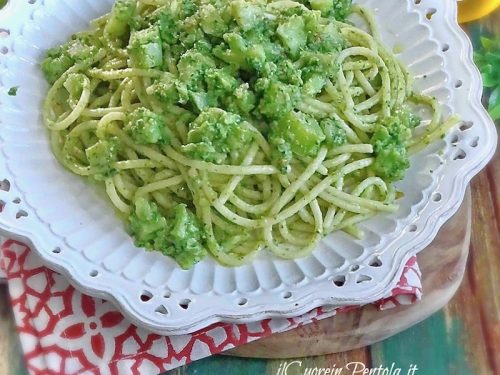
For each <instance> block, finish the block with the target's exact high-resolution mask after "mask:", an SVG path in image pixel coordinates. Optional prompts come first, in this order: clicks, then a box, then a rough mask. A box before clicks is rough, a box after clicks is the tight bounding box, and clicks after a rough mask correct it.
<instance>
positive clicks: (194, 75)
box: [177, 50, 215, 90]
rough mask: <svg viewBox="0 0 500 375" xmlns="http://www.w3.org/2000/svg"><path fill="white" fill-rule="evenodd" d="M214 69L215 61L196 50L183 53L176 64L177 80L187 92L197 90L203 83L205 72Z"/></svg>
mask: <svg viewBox="0 0 500 375" xmlns="http://www.w3.org/2000/svg"><path fill="white" fill-rule="evenodd" d="M214 67H215V61H214V60H213V59H212V58H211V57H209V56H207V55H204V54H202V53H200V52H198V51H196V50H189V51H187V52H186V53H184V54H183V55H182V56H181V58H180V59H179V62H178V63H177V70H178V71H179V80H181V81H182V82H184V83H185V84H186V85H187V87H188V89H189V90H198V89H199V86H200V84H201V83H202V82H203V79H204V75H205V72H206V71H207V70H208V69H209V68H214Z"/></svg>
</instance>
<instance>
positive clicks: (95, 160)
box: [85, 137, 119, 179]
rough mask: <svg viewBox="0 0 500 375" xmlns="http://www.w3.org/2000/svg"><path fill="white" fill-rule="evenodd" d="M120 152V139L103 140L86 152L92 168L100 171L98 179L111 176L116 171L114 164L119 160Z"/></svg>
mask: <svg viewBox="0 0 500 375" xmlns="http://www.w3.org/2000/svg"><path fill="white" fill-rule="evenodd" d="M118 150H119V141H118V138H116V137H113V138H110V139H107V140H105V139H101V140H99V141H97V142H96V143H95V144H94V145H92V146H90V147H89V148H87V149H86V150H85V154H86V155H87V160H88V162H89V165H90V166H91V167H94V168H96V169H97V170H98V174H97V175H95V177H96V178H97V179H103V178H105V177H109V176H111V175H112V174H113V173H114V172H115V170H114V168H113V167H112V165H111V164H112V163H113V162H115V161H116V160H117V157H118Z"/></svg>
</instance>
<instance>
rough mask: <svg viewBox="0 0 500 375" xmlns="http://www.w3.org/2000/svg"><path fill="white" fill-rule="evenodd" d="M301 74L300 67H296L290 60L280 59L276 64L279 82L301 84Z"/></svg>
mask: <svg viewBox="0 0 500 375" xmlns="http://www.w3.org/2000/svg"><path fill="white" fill-rule="evenodd" d="M301 75H302V72H301V71H300V69H297V68H296V67H295V66H294V65H293V62H291V61H290V60H282V61H280V62H279V63H278V65H277V68H276V76H277V78H278V79H279V80H280V81H281V82H285V83H288V84H290V85H297V86H301V85H302V84H303V82H302V77H301Z"/></svg>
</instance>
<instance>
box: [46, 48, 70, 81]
mask: <svg viewBox="0 0 500 375" xmlns="http://www.w3.org/2000/svg"><path fill="white" fill-rule="evenodd" d="M74 63H75V61H74V60H73V59H72V58H71V57H69V56H68V54H67V53H66V52H65V50H64V48H63V47H57V48H51V49H49V50H48V51H47V57H46V58H45V59H44V60H43V61H42V64H41V69H42V72H43V75H44V76H45V79H46V80H47V82H49V83H50V84H53V83H54V82H55V81H57V80H58V79H59V77H61V76H62V75H63V73H64V72H65V71H66V70H68V69H69V68H71V66H73V64H74Z"/></svg>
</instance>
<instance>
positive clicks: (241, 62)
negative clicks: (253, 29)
mask: <svg viewBox="0 0 500 375" xmlns="http://www.w3.org/2000/svg"><path fill="white" fill-rule="evenodd" d="M224 41H225V42H226V43H227V46H229V48H226V44H224V43H222V44H220V45H218V46H216V47H215V48H214V49H213V51H212V52H213V53H214V55H215V56H217V57H218V58H219V59H221V60H223V61H225V62H226V63H228V64H232V65H235V66H237V67H238V68H239V69H242V70H248V69H249V65H248V64H247V62H246V56H245V53H246V50H247V43H246V41H245V39H243V37H242V36H241V35H239V34H237V33H226V34H224Z"/></svg>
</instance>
